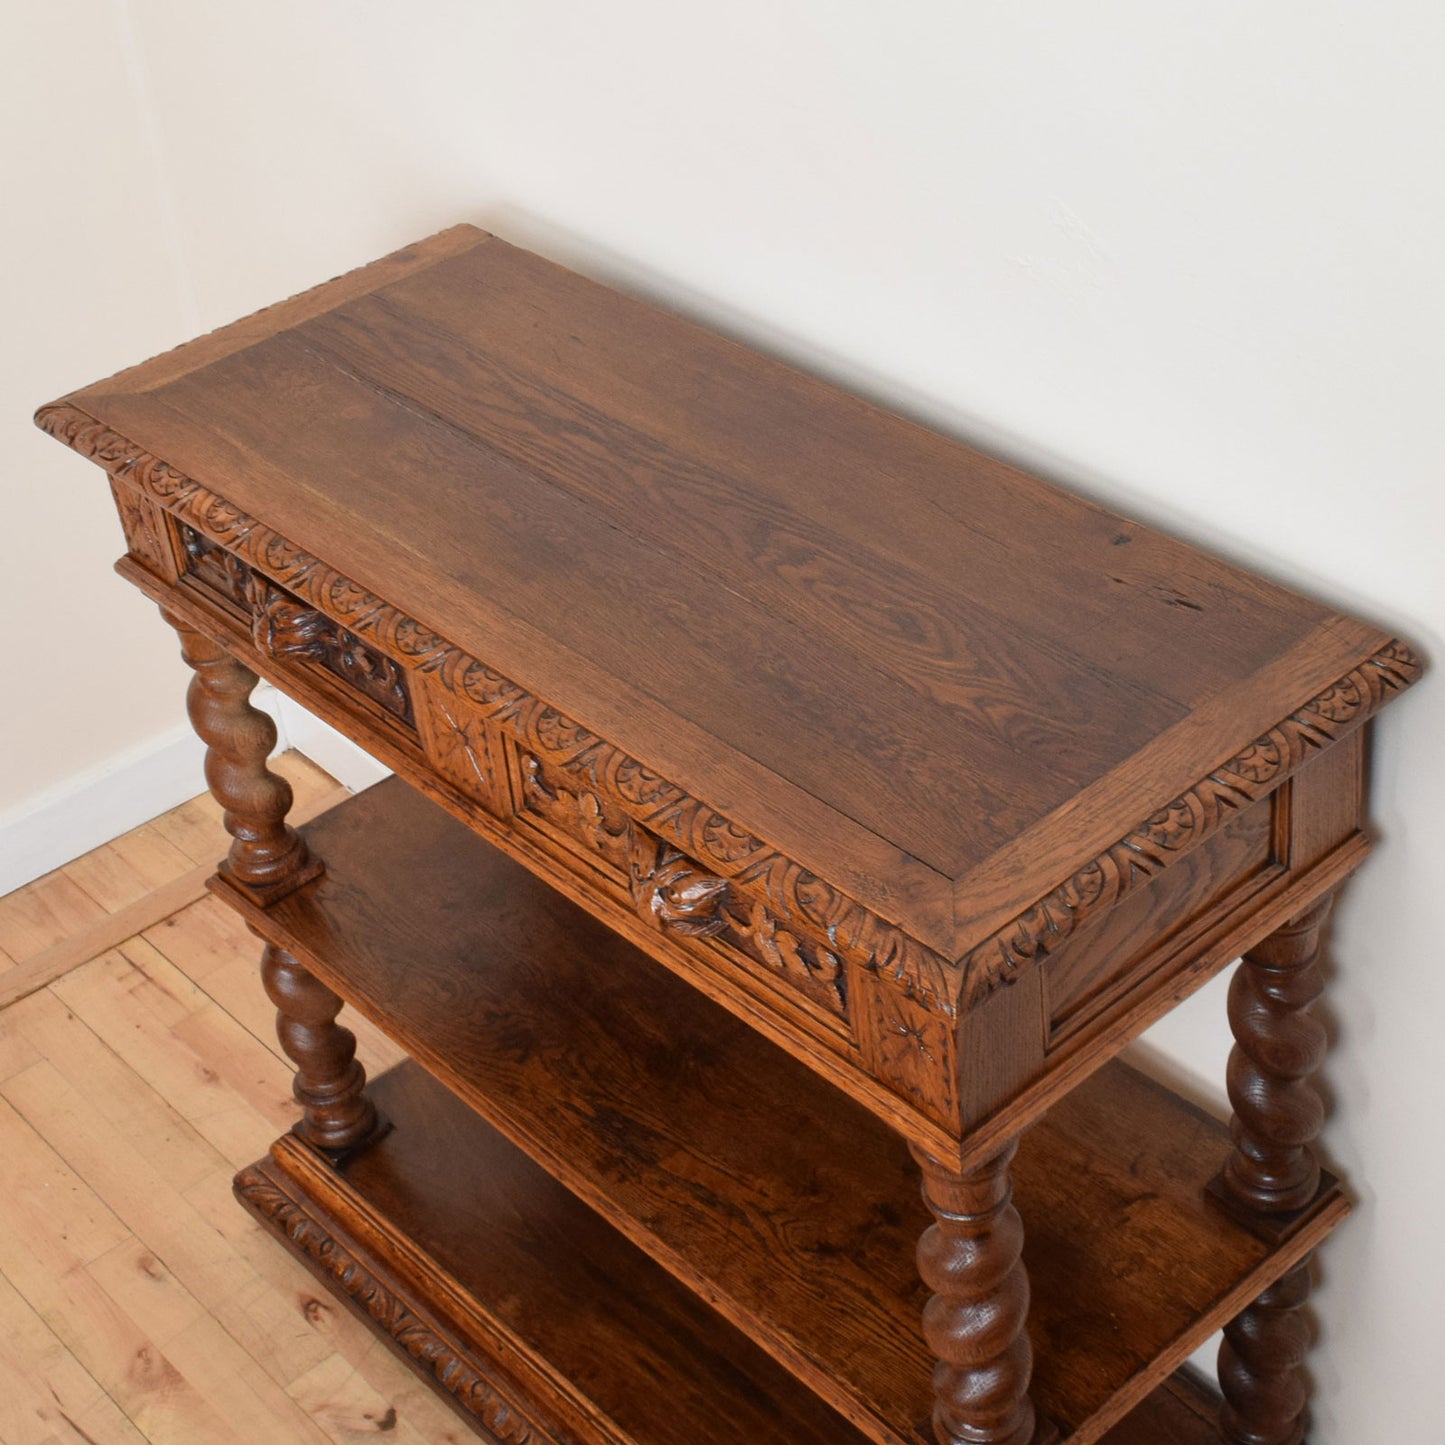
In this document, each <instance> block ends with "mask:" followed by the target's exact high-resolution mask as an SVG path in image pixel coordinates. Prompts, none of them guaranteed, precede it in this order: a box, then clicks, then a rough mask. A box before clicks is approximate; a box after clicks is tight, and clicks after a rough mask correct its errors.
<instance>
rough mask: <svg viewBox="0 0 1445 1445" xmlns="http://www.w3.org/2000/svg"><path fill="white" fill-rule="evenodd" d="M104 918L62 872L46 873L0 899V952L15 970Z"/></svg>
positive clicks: (102, 913) (96, 904)
mask: <svg viewBox="0 0 1445 1445" xmlns="http://www.w3.org/2000/svg"><path fill="white" fill-rule="evenodd" d="M104 917H105V909H104V908H102V907H101V905H100V904H99V903H97V902H96V901H95V899H93V898H92V897H91V896H90V895H89V894H88V893H87V892H86V891H85V890H84V889H83V888H82V887H81V886H80V885H79V884H78V883H77V882H76V881H75V880H74V879H73V878H71V877H69V876H67V875H66V874H65V873H64V872H57V873H47V874H46V875H45V877H43V878H37V879H36V880H35V881H34V882H33V883H27V884H26V885H25V886H24V887H23V888H17V889H16V890H15V891H14V892H13V893H7V894H6V895H5V896H4V897H3V898H0V948H3V949H4V950H5V954H6V957H8V958H9V959H11V960H12V966H18V965H20V964H22V963H24V962H25V961H26V959H28V958H30V957H32V956H33V955H34V954H37V953H39V952H40V950H41V949H43V948H49V947H51V945H53V944H57V943H59V942H61V941H62V940H63V939H66V938H69V937H70V936H71V935H72V934H74V933H78V932H79V931H80V930H81V929H83V928H84V927H85V926H86V925H87V924H89V923H93V922H94V921H95V920H96V919H98V918H104Z"/></svg>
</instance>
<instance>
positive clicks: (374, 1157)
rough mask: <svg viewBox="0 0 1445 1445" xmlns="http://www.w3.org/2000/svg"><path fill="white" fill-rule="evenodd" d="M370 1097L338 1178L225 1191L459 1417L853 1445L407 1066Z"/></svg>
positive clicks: (1206, 1426) (1142, 1411)
mask: <svg viewBox="0 0 1445 1445" xmlns="http://www.w3.org/2000/svg"><path fill="white" fill-rule="evenodd" d="M373 1088H374V1096H375V1098H376V1100H377V1103H378V1105H379V1106H380V1107H381V1109H382V1111H383V1112H384V1113H385V1115H386V1116H387V1118H388V1119H390V1120H391V1122H392V1123H393V1125H394V1128H393V1130H392V1131H391V1132H390V1133H389V1134H388V1135H386V1137H385V1138H383V1139H382V1140H381V1142H380V1143H378V1144H376V1145H375V1146H373V1147H372V1148H371V1149H370V1150H368V1151H367V1152H365V1153H363V1154H361V1155H359V1156H357V1157H356V1158H354V1159H352V1160H350V1161H349V1162H347V1163H346V1164H345V1165H343V1166H342V1167H341V1168H340V1169H339V1170H338V1169H333V1168H332V1166H331V1165H330V1164H329V1163H327V1162H326V1161H325V1160H323V1159H321V1158H319V1157H318V1156H317V1155H315V1154H314V1153H313V1152H312V1151H311V1150H310V1149H308V1148H307V1147H306V1146H305V1145H303V1144H301V1143H300V1142H299V1141H298V1140H297V1139H296V1138H295V1137H294V1136H291V1135H287V1136H286V1137H285V1138H283V1139H281V1140H280V1141H278V1143H277V1144H276V1145H275V1146H274V1148H273V1149H272V1151H271V1154H270V1155H269V1156H268V1157H267V1158H266V1159H264V1160H262V1161H261V1162H260V1163H258V1164H254V1165H252V1166H251V1167H250V1168H249V1169H245V1170H243V1171H242V1172H241V1173H240V1174H239V1175H238V1176H237V1179H236V1192H237V1194H238V1195H239V1197H240V1198H241V1200H242V1202H243V1203H244V1204H245V1205H246V1206H247V1208H248V1209H250V1210H251V1212H252V1213H253V1214H255V1215H256V1217H257V1218H258V1219H259V1220H260V1221H261V1223H262V1224H264V1225H265V1226H266V1228H267V1229H269V1230H270V1231H271V1232H273V1233H274V1234H276V1235H277V1236H279V1238H280V1239H281V1240H282V1241H283V1242H284V1243H285V1244H286V1245H287V1246H288V1247H289V1248H290V1249H291V1250H292V1251H293V1252H294V1253H295V1254H296V1255H297V1256H298V1257H299V1258H300V1259H301V1260H302V1261H303V1262H304V1263H305V1264H306V1265H307V1266H308V1268H310V1269H311V1270H312V1272H313V1273H315V1274H316V1275H317V1276H318V1277H319V1278H320V1279H321V1280H322V1281H323V1283H325V1284H326V1285H327V1287H328V1288H330V1289H331V1290H332V1291H334V1292H335V1293H337V1294H339V1295H340V1296H341V1297H342V1298H343V1299H345V1300H346V1301H347V1302H348V1303H349V1304H350V1305H351V1306H352V1308H353V1309H355V1310H356V1311H357V1312H358V1313H359V1314H360V1316H361V1317H362V1318H363V1319H364V1320H365V1321H366V1322H367V1323H368V1324H369V1325H370V1326H371V1327H372V1328H373V1329H375V1330H376V1331H377V1332H378V1333H379V1334H381V1335H382V1336H383V1337H384V1338H385V1339H386V1340H387V1341H388V1342H389V1343H390V1344H391V1345H392V1346H393V1348H394V1349H396V1350H397V1351H398V1352H399V1353H400V1354H401V1355H402V1357H403V1358H404V1359H406V1360H407V1361H408V1363H409V1364H411V1365H412V1366H413V1368H415V1369H416V1370H417V1371H418V1372H419V1373H420V1374H421V1375H422V1377H423V1378H424V1379H426V1380H427V1382H428V1383H429V1384H431V1385H432V1386H433V1387H434V1388H436V1389H437V1390H439V1391H440V1392H442V1393H443V1394H444V1395H445V1397H446V1398H448V1399H449V1400H450V1402H451V1403H452V1404H453V1405H454V1406H455V1408H456V1409H457V1410H458V1412H459V1413H460V1414H461V1415H462V1416H463V1418H465V1419H467V1420H469V1421H470V1422H471V1423H472V1424H473V1425H475V1426H478V1427H480V1428H481V1429H483V1430H485V1431H486V1432H487V1433H488V1434H490V1435H493V1436H495V1437H496V1438H497V1439H498V1440H501V1441H504V1442H507V1445H738V1442H741V1441H748V1442H750V1445H862V1442H863V1440H864V1437H863V1436H862V1435H860V1434H859V1433H858V1432H857V1431H856V1430H855V1429H853V1428H852V1427H851V1426H850V1425H848V1424H847V1422H846V1421H844V1420H842V1419H841V1418H840V1417H839V1416H837V1415H836V1414H834V1413H833V1412H832V1411H831V1410H829V1409H828V1408H827V1407H826V1406H825V1405H823V1404H822V1402H821V1401H819V1400H818V1399H817V1397H816V1396H815V1395H813V1393H812V1392H811V1391H810V1390H808V1389H807V1388H806V1387H804V1386H803V1385H801V1384H799V1383H798V1382H797V1381H796V1380H794V1379H793V1378H792V1377H791V1376H790V1375H788V1374H787V1373H786V1372H785V1371H783V1370H782V1369H781V1368H779V1367H778V1366H777V1365H776V1364H774V1362H773V1361H772V1360H771V1359H769V1358H768V1356H767V1355H765V1354H764V1353H763V1352H762V1351H761V1350H759V1349H758V1348H757V1347H756V1346H755V1345H754V1344H752V1342H751V1341H749V1340H748V1339H747V1338H746V1337H745V1336H743V1335H742V1333H741V1332H740V1331H738V1330H737V1329H735V1328H734V1327H733V1326H731V1325H729V1324H728V1323H727V1322H726V1321H725V1320H723V1319H722V1318H721V1317H720V1316H718V1315H716V1314H714V1313H713V1312H712V1311H711V1310H710V1309H708V1308H707V1307H706V1306H705V1305H704V1304H702V1303H701V1302H700V1301H699V1300H698V1299H697V1298H696V1296H694V1295H693V1294H692V1293H691V1292H690V1291H688V1290H686V1289H685V1288H683V1287H682V1286H681V1285H679V1284H678V1283H677V1282H676V1281H675V1280H674V1279H673V1278H672V1277H671V1276H670V1275H668V1274H667V1273H666V1272H665V1271H663V1270H662V1269H660V1268H659V1267H658V1266H657V1265H656V1264H654V1263H653V1262H652V1261H651V1260H649V1259H648V1258H647V1257H646V1256H645V1255H644V1254H643V1253H642V1252H641V1251H640V1250H639V1249H637V1248H636V1246H634V1245H632V1244H631V1243H629V1242H628V1241H627V1240H626V1239H624V1238H623V1237H622V1236H621V1235H620V1234H618V1233H617V1231H616V1230H614V1229H612V1228H611V1227H610V1226H609V1225H607V1224H606V1223H605V1222H604V1221H603V1220H601V1219H600V1218H599V1217H598V1216H597V1215H596V1214H594V1213H593V1212H592V1211H591V1210H590V1209H588V1208H587V1207H586V1206H585V1205H583V1204H581V1203H580V1202H579V1201H578V1200H577V1199H576V1198H575V1197H574V1196H572V1195H571V1194H569V1193H568V1192H567V1191H566V1190H565V1189H563V1188H562V1187H561V1186H560V1185H559V1184H557V1183H556V1182H555V1181H554V1180H553V1179H551V1178H550V1177H549V1176H548V1175H547V1174H545V1173H544V1172H543V1171H542V1170H541V1169H539V1168H538V1167H537V1166H536V1165H535V1164H533V1163H532V1162H531V1161H530V1160H528V1159H527V1158H526V1156H525V1155H523V1154H522V1153H521V1152H520V1151H519V1150H517V1149H516V1148H515V1147H513V1146H512V1145H511V1144H509V1143H507V1141H506V1140H505V1139H503V1138H502V1137H501V1135H499V1134H498V1133H497V1132H496V1131H495V1130H494V1129H492V1128H491V1127H490V1126H489V1125H487V1124H485V1123H484V1122H483V1121H482V1120H480V1119H479V1118H477V1116H476V1115H474V1114H473V1113H472V1112H471V1111H470V1110H469V1109H467V1108H466V1106H465V1105H463V1104H462V1103H460V1102H459V1101H458V1100H457V1099H455V1098H454V1097H453V1096H452V1095H451V1094H450V1093H449V1092H448V1091H447V1090H445V1089H443V1088H442V1087H441V1086H440V1085H438V1084H436V1083H435V1082H433V1081H432V1080H431V1079H430V1078H429V1077H428V1076H427V1075H426V1074H425V1072H424V1071H423V1070H422V1069H421V1068H419V1067H418V1066H417V1065H415V1064H411V1063H408V1064H404V1065H402V1066H401V1067H400V1068H398V1069H394V1070H392V1071H391V1072H390V1073H388V1074H385V1075H383V1076H382V1077H381V1078H380V1079H378V1080H376V1081H375V1084H374V1086H373ZM1213 1411H1214V1402H1213V1399H1212V1397H1211V1396H1210V1394H1209V1393H1208V1392H1207V1391H1206V1390H1204V1389H1202V1388H1201V1387H1200V1386H1198V1385H1197V1384H1195V1383H1194V1382H1192V1381H1191V1380H1189V1379H1188V1378H1187V1377H1184V1376H1175V1377H1174V1378H1172V1379H1170V1380H1168V1381H1166V1382H1165V1383H1164V1384H1163V1385H1161V1386H1160V1387H1159V1388H1157V1389H1155V1390H1154V1391H1153V1393H1152V1394H1150V1395H1149V1396H1148V1397H1147V1398H1146V1399H1145V1400H1144V1401H1142V1402H1141V1403H1140V1404H1139V1405H1138V1406H1136V1407H1135V1409H1134V1410H1133V1411H1132V1412H1131V1413H1130V1415H1129V1416H1128V1417H1127V1418H1126V1419H1124V1420H1122V1421H1120V1422H1119V1423H1118V1424H1117V1425H1115V1426H1114V1428H1113V1429H1112V1430H1111V1431H1110V1432H1109V1433H1108V1434H1107V1435H1106V1436H1105V1437H1104V1442H1103V1445H1205V1442H1207V1441H1213V1440H1214V1439H1216V1435H1215V1427H1214V1423H1213V1419H1214V1414H1213ZM919 1438H920V1440H921V1439H922V1438H923V1437H922V1436H920V1437H919Z"/></svg>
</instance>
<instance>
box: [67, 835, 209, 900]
mask: <svg viewBox="0 0 1445 1445" xmlns="http://www.w3.org/2000/svg"><path fill="white" fill-rule="evenodd" d="M195 866H196V865H195V864H194V863H193V862H192V861H191V859H190V858H189V857H188V856H187V855H186V854H184V853H182V852H181V850H180V849H179V848H177V847H176V846H175V844H174V843H172V842H170V841H169V840H168V839H167V838H165V837H164V836H163V835H162V834H161V832H160V831H159V830H158V829H157V828H156V827H155V826H154V824H152V823H142V824H141V826H140V827H139V828H132V829H131V830H130V832H129V833H123V834H122V835H121V836H120V837H119V838H116V839H114V840H113V841H112V842H109V843H105V844H103V845H102V846H101V847H99V848H96V849H95V850H94V851H93V852H90V853H86V854H85V855H84V856H83V857H80V858H76V859H74V860H73V861H72V862H70V863H67V864H66V865H65V866H64V867H63V868H62V869H61V870H60V871H61V872H62V873H63V874H64V875H65V876H66V877H67V878H69V879H70V880H71V881H72V882H74V883H75V884H77V885H78V886H79V887H80V888H82V889H84V891H85V892H86V893H88V894H89V895H90V896H91V897H92V898H93V899H95V901H96V902H97V903H98V904H100V906H101V907H102V908H103V909H104V910H105V911H106V912H107V913H119V912H120V911H121V910H122V909H124V908H126V907H127V906H128V905H130V904H133V903H136V902H137V901H138V900H140V899H142V898H144V897H145V896H146V895H147V894H148V893H152V892H154V891H155V890H156V889H157V888H161V887H164V886H165V885H166V884H167V883H170V882H173V881H174V880H175V879H176V878H179V877H180V876H181V875H182V874H183V873H189V872H191V871H192V870H193V869H194V868H195Z"/></svg>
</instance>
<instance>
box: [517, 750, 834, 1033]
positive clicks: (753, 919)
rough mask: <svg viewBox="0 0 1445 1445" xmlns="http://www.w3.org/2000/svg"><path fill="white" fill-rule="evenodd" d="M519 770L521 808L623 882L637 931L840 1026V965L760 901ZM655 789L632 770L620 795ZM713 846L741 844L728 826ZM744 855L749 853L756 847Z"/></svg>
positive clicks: (542, 773)
mask: <svg viewBox="0 0 1445 1445" xmlns="http://www.w3.org/2000/svg"><path fill="white" fill-rule="evenodd" d="M582 736H588V737H590V735H579V734H578V733H571V734H569V741H570V742H571V743H572V744H573V745H576V744H577V743H578V742H579V741H580V740H581V737H582ZM519 762H520V766H521V776H522V796H523V800H524V805H525V808H526V809H527V810H529V811H532V812H535V813H537V814H539V815H540V816H542V817H544V818H546V819H547V821H548V822H549V823H550V824H551V825H552V826H553V827H554V828H556V829H557V830H558V831H559V832H561V833H563V834H565V835H566V836H567V837H569V838H572V839H574V840H575V841H577V842H579V843H581V844H582V845H583V846H584V847H585V848H587V849H588V850H589V851H590V852H592V853H594V854H596V855H597V857H598V858H600V859H601V860H602V861H603V862H605V863H607V864H609V865H610V866H611V868H612V869H614V870H615V871H616V872H617V873H618V874H620V875H621V876H622V877H623V878H625V879H626V881H627V885H628V889H629V892H630V894H631V897H632V902H633V907H634V908H635V909H636V910H637V913H638V915H639V916H640V917H641V918H642V919H643V920H644V921H645V922H647V923H649V924H651V925H652V926H653V927H655V928H658V929H659V930H660V931H662V932H664V933H669V934H671V935H673V936H674V937H679V938H699V939H701V938H713V939H716V940H718V942H719V943H721V944H724V945H727V946H729V947H730V948H731V949H733V950H735V951H736V952H738V953H741V954H744V955H745V956H746V957H748V958H749V959H751V960H753V961H754V962H755V963H759V964H761V965H763V967H764V968H765V969H767V971H768V972H769V973H772V974H774V975H775V976H777V977H780V978H782V979H783V980H784V982H786V983H787V984H788V985H789V986H790V987H792V988H794V989H796V990H797V991H798V992H800V993H802V994H804V995H806V996H807V997H809V998H811V999H813V1000H814V1002H816V1003H819V1004H821V1005H822V1006H823V1007H824V1008H826V1009H828V1010H829V1011H830V1012H832V1013H835V1014H838V1015H839V1016H842V1017H846V1014H847V1006H846V1005H847V995H846V992H845V984H844V979H843V964H842V961H841V959H840V958H839V957H838V955H837V954H836V953H835V952H834V951H833V950H832V949H829V948H825V947H823V946H821V945H819V944H817V943H815V942H813V941H812V940H810V939H807V938H804V937H801V936H800V935H799V934H798V933H797V932H795V931H794V930H792V929H790V928H789V927H788V926H787V924H786V921H785V920H784V919H782V918H780V917H779V916H778V915H777V914H775V913H774V912H773V911H772V910H771V909H769V907H768V906H767V904H766V903H765V902H764V900H762V899H761V898H759V897H757V896H756V895H754V894H748V893H744V892H742V891H741V890H740V889H737V888H735V887H733V886H732V884H731V882H730V881H729V880H728V879H726V878H724V877H721V876H720V875H718V874H716V873H713V872H712V871H710V870H709V869H707V868H705V867H704V866H703V865H702V864H700V863H699V862H697V861H696V860H694V859H692V858H689V857H688V856H687V855H686V854H684V853H683V852H681V851H680V850H679V849H677V848H675V847H674V846H672V845H671V844H670V843H667V842H665V841H663V840H662V839H660V838H658V837H657V836H656V835H655V834H653V833H651V832H650V831H649V830H648V829H646V828H643V827H642V826H641V825H640V824H638V823H637V822H635V821H634V820H633V819H632V818H631V817H629V816H628V814H627V813H625V812H623V811H622V809H621V808H620V807H618V806H617V804H615V803H614V802H612V801H610V800H609V799H608V798H607V797H605V796H603V795H601V794H600V793H598V792H595V791H593V790H592V789H591V788H588V787H585V786H581V785H580V784H578V783H577V782H576V778H575V776H574V772H573V771H567V772H559V771H558V770H553V771H551V772H549V770H548V769H547V768H546V767H545V766H544V764H543V763H542V762H541V760H540V759H539V758H537V757H536V756H535V755H534V754H531V753H523V754H522V755H521V756H520V759H519ZM564 779H565V781H564ZM660 782H661V780H660V779H658V778H657V777H656V775H655V774H651V773H648V772H646V770H645V769H640V768H638V769H635V770H633V771H631V772H630V773H629V777H628V789H627V790H628V792H629V793H632V794H634V795H636V794H650V795H651V797H652V799H653V801H656V799H657V796H658V793H657V791H656V785H657V784H658V783H660ZM569 783H570V784H572V786H569V785H568V784H569ZM715 837H716V840H717V842H718V844H719V845H720V846H719V847H718V848H717V849H715V852H716V853H723V854H726V853H727V852H730V851H732V850H733V849H734V848H736V847H738V846H739V845H740V841H741V840H744V839H747V838H748V835H747V834H745V833H743V832H741V830H739V829H736V828H732V827H729V828H727V829H719V830H717V833H716V834H715ZM751 846H754V847H756V846H758V845H757V844H756V840H751ZM741 856H743V857H746V852H743V853H742V854H741Z"/></svg>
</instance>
